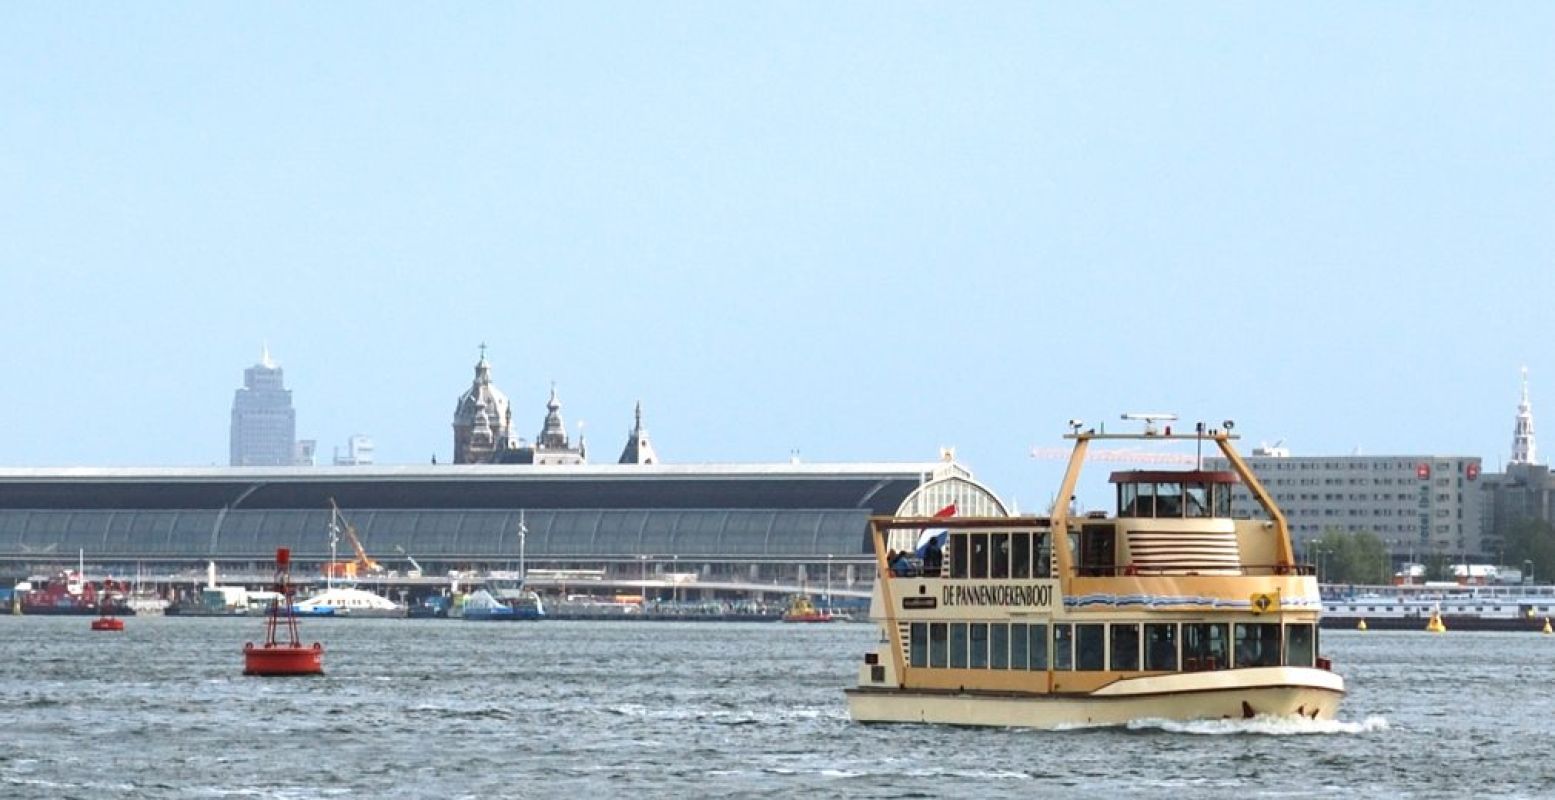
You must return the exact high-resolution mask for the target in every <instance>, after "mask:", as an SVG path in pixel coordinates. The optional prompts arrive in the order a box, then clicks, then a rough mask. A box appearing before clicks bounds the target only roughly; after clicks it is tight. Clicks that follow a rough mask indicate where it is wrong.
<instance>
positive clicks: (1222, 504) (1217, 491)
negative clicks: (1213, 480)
mask: <svg viewBox="0 0 1555 800" xmlns="http://www.w3.org/2000/svg"><path fill="white" fill-rule="evenodd" d="M1210 492H1211V493H1212V496H1213V497H1214V499H1215V516H1217V517H1221V518H1228V517H1230V516H1231V484H1229V483H1217V484H1212V485H1211V486H1210Z"/></svg>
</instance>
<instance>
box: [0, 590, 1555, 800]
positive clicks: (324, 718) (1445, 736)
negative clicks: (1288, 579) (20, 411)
mask: <svg viewBox="0 0 1555 800" xmlns="http://www.w3.org/2000/svg"><path fill="white" fill-rule="evenodd" d="M87 624H88V619H87V618H82V617H76V618H46V617H20V618H15V617H6V618H0V743H3V747H0V797H5V798H33V797H37V798H61V797H78V798H93V800H99V799H100V798H102V797H105V796H112V797H152V798H220V797H269V798H297V799H301V798H346V797H407V798H409V797H416V798H419V797H438V798H495V797H580V798H591V800H592V798H603V797H605V796H607V794H608V795H609V796H614V795H617V794H619V795H621V796H625V797H630V798H649V797H685V796H720V797H723V796H729V797H789V796H817V797H830V796H852V797H890V798H901V797H935V798H939V797H969V798H984V797H1045V796H1055V797H1056V796H1069V797H1075V796H1131V797H1133V796H1146V797H1183V796H1185V794H1188V795H1191V797H1192V798H1193V800H1202V798H1217V797H1237V798H1244V797H1274V798H1280V797H1294V796H1309V795H1314V794H1322V795H1324V796H1328V797H1379V796H1392V797H1438V796H1449V795H1451V796H1460V795H1463V794H1467V793H1469V792H1475V793H1479V794H1484V795H1493V796H1509V797H1545V796H1551V795H1555V759H1551V758H1549V745H1550V743H1551V741H1552V736H1551V732H1552V729H1555V692H1552V691H1551V680H1550V678H1551V673H1552V669H1551V665H1552V664H1555V637H1548V636H1539V635H1533V634H1474V633H1449V634H1447V635H1445V636H1432V635H1429V634H1424V633H1383V632H1371V633H1364V634H1363V633H1352V632H1325V642H1326V645H1325V649H1326V650H1327V652H1328V654H1329V655H1331V656H1333V657H1334V659H1335V661H1336V664H1337V667H1338V669H1339V670H1340V671H1341V672H1342V673H1343V674H1344V675H1345V677H1346V678H1347V679H1348V680H1349V682H1350V688H1351V694H1350V696H1349V697H1348V698H1347V700H1346V702H1345V705H1344V707H1343V710H1342V712H1341V719H1340V720H1339V721H1337V722H1334V723H1304V724H1303V723H1294V722H1269V721H1264V720H1255V721H1252V722H1241V721H1236V722H1202V723H1188V724H1179V723H1141V724H1136V725H1134V726H1131V727H1128V728H1110V729H1087V730H1071V731H1062V732H1038V731H1024V730H1003V729H975V728H965V729H963V728H953V727H948V726H926V725H875V726H862V725H856V724H854V723H852V722H850V721H849V720H848V717H847V709H846V706H845V704H844V702H843V698H842V694H841V688H842V687H843V686H844V685H847V684H849V683H850V682H851V681H852V680H853V677H854V669H855V665H856V664H857V662H858V659H859V657H860V655H861V654H862V653H863V652H865V651H866V650H868V649H869V648H870V646H871V645H872V643H873V640H874V638H875V635H876V634H875V628H874V627H873V626H869V625H862V624H847V625H780V624H773V623H766V624H760V623H745V624H739V623H731V624H711V623H632V622H571V623H569V622H541V623H531V624H524V623H493V624H480V623H464V622H460V621H449V620H335V621H308V622H305V623H304V626H303V631H304V638H305V639H308V640H311V639H314V638H317V639H320V640H322V641H324V642H325V644H326V647H327V648H328V652H327V655H326V658H325V667H326V669H327V670H328V675H327V676H325V677H323V678H291V679H258V678H245V677H243V676H242V675H241V674H240V673H241V669H242V656H241V652H240V648H241V645H242V643H243V642H244V641H245V640H247V639H252V638H256V637H257V636H258V635H259V633H260V627H261V626H260V623H259V621H257V620H243V619H208V618H207V619H177V618H159V617H142V618H135V619H130V620H128V621H127V626H126V627H127V630H126V631H125V632H124V633H122V634H107V633H93V632H91V631H89V630H88V629H87Z"/></svg>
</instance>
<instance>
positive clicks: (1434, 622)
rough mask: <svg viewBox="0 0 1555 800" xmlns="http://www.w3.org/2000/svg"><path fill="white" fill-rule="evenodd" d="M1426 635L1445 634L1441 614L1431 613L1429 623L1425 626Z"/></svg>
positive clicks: (1445, 630)
mask: <svg viewBox="0 0 1555 800" xmlns="http://www.w3.org/2000/svg"><path fill="white" fill-rule="evenodd" d="M1425 630H1426V632H1427V633H1446V632H1447V626H1446V624H1444V623H1443V622H1442V612H1440V611H1432V612H1431V621H1430V622H1427V623H1426V624H1425Z"/></svg>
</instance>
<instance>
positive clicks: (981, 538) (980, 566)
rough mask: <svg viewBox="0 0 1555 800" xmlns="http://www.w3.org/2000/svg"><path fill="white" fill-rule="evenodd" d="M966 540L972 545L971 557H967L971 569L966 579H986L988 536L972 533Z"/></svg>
mask: <svg viewBox="0 0 1555 800" xmlns="http://www.w3.org/2000/svg"><path fill="white" fill-rule="evenodd" d="M967 539H969V540H970V541H971V543H972V548H971V555H970V556H969V559H970V564H969V566H970V567H971V569H969V570H968V572H967V574H968V577H972V578H986V577H988V534H986V533H974V534H971V535H970V536H968V537H967Z"/></svg>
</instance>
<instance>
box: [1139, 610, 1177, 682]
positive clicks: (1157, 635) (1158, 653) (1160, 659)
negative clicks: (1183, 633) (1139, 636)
mask: <svg viewBox="0 0 1555 800" xmlns="http://www.w3.org/2000/svg"><path fill="white" fill-rule="evenodd" d="M1145 669H1147V670H1159V671H1162V672H1176V671H1177V625H1176V624H1175V623H1154V622H1152V623H1146V624H1145Z"/></svg>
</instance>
